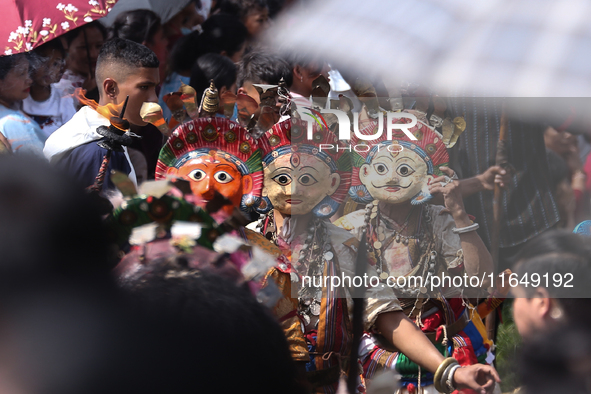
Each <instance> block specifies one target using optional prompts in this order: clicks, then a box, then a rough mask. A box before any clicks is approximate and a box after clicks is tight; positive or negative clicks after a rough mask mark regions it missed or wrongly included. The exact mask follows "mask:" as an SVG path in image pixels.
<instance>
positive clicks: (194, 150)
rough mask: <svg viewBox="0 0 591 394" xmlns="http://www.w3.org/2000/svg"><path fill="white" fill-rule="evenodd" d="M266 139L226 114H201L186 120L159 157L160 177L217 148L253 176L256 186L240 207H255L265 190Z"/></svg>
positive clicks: (245, 173) (242, 171)
mask: <svg viewBox="0 0 591 394" xmlns="http://www.w3.org/2000/svg"><path fill="white" fill-rule="evenodd" d="M268 150H269V145H268V142H267V140H266V139H264V138H259V139H258V140H255V139H254V138H252V136H251V135H250V134H249V133H248V131H247V130H246V129H245V128H243V127H241V126H240V125H239V124H238V123H235V122H232V121H230V120H228V119H225V118H220V117H215V118H198V119H195V120H191V121H189V122H186V123H183V124H182V125H181V126H179V127H178V128H176V129H175V131H174V132H173V133H172V135H171V136H170V138H169V139H168V141H167V142H166V144H165V145H164V147H163V148H162V150H161V151H160V156H159V157H158V164H157V166H156V179H161V178H165V177H166V175H167V173H168V170H169V168H171V167H174V168H177V169H178V168H180V167H181V166H183V164H185V163H186V162H187V161H189V160H191V159H195V158H197V157H200V156H205V155H210V154H211V152H212V151H216V152H217V154H218V155H219V154H220V153H221V154H222V155H223V156H224V157H225V159H226V160H228V161H231V162H232V163H234V164H235V165H236V168H237V169H238V171H239V172H240V173H241V174H242V175H250V176H251V177H252V183H253V185H252V190H251V192H250V193H248V194H245V195H244V196H243V197H242V202H241V204H240V209H242V210H243V211H246V212H248V211H251V210H252V209H254V207H255V206H257V205H259V203H260V199H261V193H262V190H263V166H262V161H261V159H262V157H263V152H267V151H268Z"/></svg>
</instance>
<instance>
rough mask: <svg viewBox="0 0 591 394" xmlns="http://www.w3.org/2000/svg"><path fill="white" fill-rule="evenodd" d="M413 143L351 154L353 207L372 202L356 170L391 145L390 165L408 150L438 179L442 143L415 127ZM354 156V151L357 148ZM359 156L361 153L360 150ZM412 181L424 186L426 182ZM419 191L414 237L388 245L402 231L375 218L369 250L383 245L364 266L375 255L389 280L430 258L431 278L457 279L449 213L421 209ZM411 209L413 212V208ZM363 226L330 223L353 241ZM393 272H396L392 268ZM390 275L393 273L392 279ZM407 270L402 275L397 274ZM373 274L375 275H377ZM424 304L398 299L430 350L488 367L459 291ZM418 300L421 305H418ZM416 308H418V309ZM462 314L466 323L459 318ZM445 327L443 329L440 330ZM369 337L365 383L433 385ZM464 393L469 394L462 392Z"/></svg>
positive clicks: (369, 129) (482, 333) (482, 341)
mask: <svg viewBox="0 0 591 394" xmlns="http://www.w3.org/2000/svg"><path fill="white" fill-rule="evenodd" d="M377 127H378V123H377V121H374V122H370V123H369V124H367V126H366V127H364V128H363V129H362V130H360V132H361V133H362V134H364V135H372V134H375V130H376V128H377ZM409 131H410V132H411V133H412V134H413V135H414V136H415V138H416V139H417V140H416V141H413V140H410V139H409V138H408V137H407V136H406V135H405V134H404V133H403V132H398V133H393V135H392V140H386V136H382V137H380V138H379V139H377V140H374V141H372V142H374V144H375V145H373V146H370V147H368V148H367V151H365V152H360V153H356V154H354V160H353V180H352V187H351V190H350V192H349V195H350V196H351V197H352V198H353V199H354V200H356V201H358V202H363V203H370V202H372V201H373V200H374V198H373V197H372V196H371V194H370V193H369V192H368V190H367V188H366V187H365V186H364V185H363V183H362V182H361V179H360V175H359V173H360V168H362V166H363V165H365V164H371V163H372V160H373V158H374V156H375V155H376V153H378V152H379V150H378V147H379V148H381V149H386V148H387V147H388V146H391V145H394V146H395V145H399V146H401V147H402V149H399V148H397V149H392V150H391V151H390V152H391V153H390V154H391V156H392V157H394V159H395V158H396V157H397V156H398V153H397V152H398V151H400V152H403V151H404V150H411V151H412V152H414V153H416V154H417V155H418V156H419V157H420V158H421V159H422V160H423V161H424V162H425V164H426V165H427V172H426V176H437V175H441V172H440V171H439V167H440V166H443V165H447V163H448V162H449V156H448V154H447V149H446V147H445V145H444V144H443V142H442V137H441V135H440V134H439V133H437V132H436V131H434V130H433V129H432V128H431V127H430V126H428V125H426V124H424V123H422V122H420V121H419V122H418V123H417V125H416V126H414V127H412V128H411V129H410V130H409ZM363 143H364V141H363V140H361V139H359V138H358V137H357V136H355V137H354V138H353V139H352V145H356V144H357V146H359V144H363ZM358 150H360V149H359V148H358ZM361 150H363V149H361ZM417 181H421V182H424V183H425V184H427V183H428V181H427V180H420V179H417ZM424 190H425V189H423V190H422V191H421V192H420V193H419V194H417V195H415V196H413V197H412V200H411V204H413V205H419V204H421V205H420V207H421V208H420V209H421V212H420V214H419V216H418V222H417V226H416V233H415V235H414V236H410V237H409V238H408V239H407V242H406V243H402V242H399V241H396V242H393V241H392V242H388V239H387V237H388V236H390V237H393V236H392V235H391V234H392V233H394V232H395V231H398V232H402V231H403V227H401V226H400V225H399V224H397V223H395V222H394V221H393V220H391V219H390V218H388V217H387V216H382V215H378V216H377V218H376V219H374V221H370V222H369V223H368V227H367V230H368V242H369V244H370V245H374V244H379V245H381V244H382V242H383V244H384V245H385V246H384V247H383V248H382V247H381V246H380V247H379V248H380V250H379V251H376V250H372V249H371V248H370V252H369V254H368V263H369V266H375V265H376V263H377V261H378V260H379V258H378V257H377V256H378V254H377V253H378V252H379V253H380V254H381V256H382V257H381V259H382V260H383V262H384V263H383V264H384V266H385V267H382V266H381V265H380V267H379V270H381V269H384V270H386V272H387V273H388V274H389V275H393V276H398V275H416V274H412V272H415V271H416V270H417V269H419V268H420V266H421V264H424V259H423V258H422V256H425V255H428V254H431V253H435V256H436V261H435V273H436V274H440V273H441V272H445V273H446V275H451V276H455V275H462V274H463V272H464V269H463V268H464V266H463V251H462V249H461V240H460V236H459V235H458V234H455V233H453V232H452V228H453V227H455V223H454V220H453V218H452V217H451V215H450V214H449V213H446V212H444V211H443V207H441V206H435V205H430V204H425V203H426V202H427V201H428V200H429V199H430V198H431V196H430V194H428V193H425V192H424ZM414 209H416V208H414ZM378 221H380V222H379V223H380V224H379V226H383V228H384V229H385V232H386V233H385V235H386V238H382V239H378V235H377V227H378ZM365 223H366V215H365V210H360V211H356V212H352V213H350V214H348V215H346V216H344V217H342V218H341V219H339V220H337V221H336V222H335V224H336V225H339V226H341V227H343V228H344V229H346V230H350V231H351V232H352V233H353V234H354V235H355V236H356V237H357V238H358V239H359V238H360V237H361V236H362V234H363V230H362V228H363V226H364V225H365ZM395 267H396V268H395ZM394 269H398V271H396V272H395V273H394V272H393V270H394ZM404 269H408V272H407V271H401V270H404ZM379 270H378V272H379ZM417 272H419V271H417ZM429 296H430V300H429V301H421V302H419V298H417V299H414V298H412V299H401V303H402V305H403V308H404V312H405V313H406V314H407V315H409V317H410V318H411V319H413V320H415V321H417V320H418V321H417V324H418V325H419V327H420V328H421V329H422V330H423V332H425V333H435V338H434V344H435V347H436V348H438V350H439V351H440V352H441V353H442V354H444V355H445V354H448V355H449V356H452V357H454V358H456V359H457V360H458V361H459V362H460V364H461V365H470V364H475V363H477V362H487V361H488V362H490V361H491V357H492V355H491V354H490V352H489V351H490V350H491V345H492V342H491V341H489V340H488V338H487V336H486V330H485V328H484V325H483V323H482V320H481V318H480V316H479V315H478V313H477V311H476V310H475V308H473V307H472V306H471V305H469V304H467V303H465V302H464V300H463V299H462V298H453V297H461V293H460V292H459V290H457V289H455V288H448V289H445V288H443V289H441V291H437V292H435V293H433V294H430V295H429ZM421 300H422V299H421ZM417 304H418V305H419V306H418V308H416V307H417ZM465 313H468V317H469V319H467V318H466V316H464V314H465ZM460 319H461V320H463V321H465V324H463V327H461V329H459V330H455V331H454V332H450V333H449V334H450V335H449V337H447V335H448V331H447V330H448V328H449V327H451V326H452V324H454V323H455V322H456V321H458V320H460ZM444 327H445V329H444ZM384 346H385V345H383V344H382V343H381V342H380V341H379V339H378V337H376V336H375V335H374V333H371V332H367V333H366V334H365V336H364V339H363V341H362V345H361V349H360V357H361V359H362V362H363V369H364V378H366V379H371V378H372V377H373V376H374V375H375V374H376V373H377V372H379V371H380V370H384V369H392V370H395V371H396V372H398V373H400V374H401V375H402V379H401V383H402V385H403V387H405V388H406V390H408V391H409V392H414V391H415V390H416V386H417V385H418V384H419V378H418V377H419V372H421V378H420V384H421V386H429V385H432V384H433V374H432V373H429V372H426V371H424V370H422V371H421V370H420V369H419V367H418V365H417V364H415V363H413V362H412V361H410V360H409V359H408V357H406V356H405V355H404V354H402V353H399V352H397V351H395V350H394V349H386V348H385V347H384ZM464 392H465V393H471V392H472V391H470V390H465V391H464Z"/></svg>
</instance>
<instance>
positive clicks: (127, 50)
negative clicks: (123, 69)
mask: <svg viewBox="0 0 591 394" xmlns="http://www.w3.org/2000/svg"><path fill="white" fill-rule="evenodd" d="M105 62H117V63H120V64H123V65H127V66H129V67H147V68H158V66H159V65H160V62H159V61H158V58H157V57H156V54H155V53H154V52H152V50H151V49H150V48H148V47H146V46H144V45H142V44H139V43H137V42H134V41H131V40H127V39H125V38H113V39H112V40H109V41H107V42H105V44H104V45H103V47H102V48H101V51H100V53H99V56H98V60H97V64H96V68H97V71H98V69H99V68H100V66H101V64H103V63H105Z"/></svg>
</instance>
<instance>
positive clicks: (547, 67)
mask: <svg viewBox="0 0 591 394" xmlns="http://www.w3.org/2000/svg"><path fill="white" fill-rule="evenodd" d="M590 17H591V2H589V1H587V0H565V1H561V2H556V1H552V0H487V1H472V0H398V1H382V0H366V1H364V2H359V1H358V0H326V1H307V2H304V3H303V4H302V5H301V6H299V7H298V8H295V9H293V10H292V12H290V13H288V14H287V15H284V17H283V19H281V20H279V21H277V23H275V24H274V28H273V29H271V31H270V32H269V36H268V39H269V41H270V42H271V43H272V44H273V45H281V46H284V47H288V48H291V49H295V50H297V51H298V52H300V53H301V52H308V53H309V54H311V55H316V56H322V57H323V58H325V59H326V58H328V59H329V61H330V60H332V61H333V62H334V63H336V64H337V66H338V67H344V66H343V65H347V66H354V67H355V68H357V69H359V70H362V71H363V72H365V73H368V72H370V73H378V74H380V76H381V77H383V78H385V79H390V80H393V82H396V81H399V80H407V81H410V82H413V83H420V84H421V85H425V86H430V87H432V88H433V89H435V90H436V91H438V92H440V93H441V94H446V93H447V92H449V91H450V89H456V88H458V87H469V88H470V89H475V90H476V92H478V93H479V94H482V95H488V96H493V95H495V96H516V97H526V96H527V97H583V96H591V78H590V76H591V24H590V23H589V22H588V21H589V19H590Z"/></svg>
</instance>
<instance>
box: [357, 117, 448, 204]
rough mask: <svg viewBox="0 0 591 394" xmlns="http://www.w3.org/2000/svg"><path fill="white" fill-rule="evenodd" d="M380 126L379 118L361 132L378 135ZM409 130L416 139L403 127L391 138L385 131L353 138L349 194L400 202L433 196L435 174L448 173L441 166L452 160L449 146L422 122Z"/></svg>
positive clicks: (421, 200)
mask: <svg viewBox="0 0 591 394" xmlns="http://www.w3.org/2000/svg"><path fill="white" fill-rule="evenodd" d="M377 129H378V121H377V120H376V121H372V122H370V123H369V124H368V125H367V126H365V127H364V128H363V129H361V130H360V133H361V134H363V135H374V134H376V130H377ZM408 131H410V132H411V133H412V134H413V135H414V136H415V137H416V139H417V140H416V141H414V140H411V139H410V138H409V137H408V136H407V135H406V134H404V133H403V132H402V131H399V130H394V131H393V133H392V140H391V141H389V140H387V137H386V136H385V133H383V134H382V136H381V137H379V138H377V139H375V140H370V141H364V140H361V139H359V137H357V135H354V136H353V137H352V138H351V145H352V146H353V147H354V153H353V177H352V182H351V184H352V185H351V189H350V190H349V195H350V196H351V198H352V199H353V200H354V201H356V202H359V203H364V204H367V203H369V202H371V201H372V200H380V201H386V202H388V203H391V204H398V203H403V202H406V201H408V200H410V201H411V203H412V204H413V205H417V204H422V203H424V202H427V201H429V200H430V199H431V194H430V193H429V183H430V182H431V180H432V179H433V178H434V177H435V176H439V175H444V174H443V173H442V172H441V171H440V170H439V167H441V166H444V165H447V163H448V162H449V156H448V153H447V149H446V147H445V145H444V144H443V141H442V137H441V135H440V134H439V133H437V132H436V131H434V130H433V129H432V128H430V127H429V126H427V125H426V124H424V123H422V122H418V123H417V125H416V126H414V127H412V128H410V129H408Z"/></svg>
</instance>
